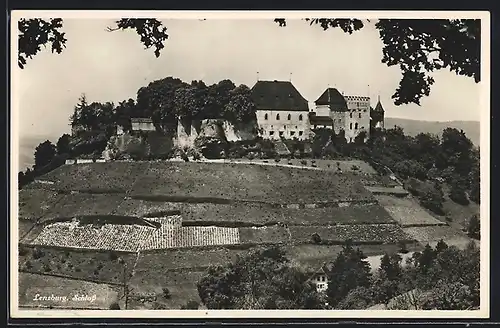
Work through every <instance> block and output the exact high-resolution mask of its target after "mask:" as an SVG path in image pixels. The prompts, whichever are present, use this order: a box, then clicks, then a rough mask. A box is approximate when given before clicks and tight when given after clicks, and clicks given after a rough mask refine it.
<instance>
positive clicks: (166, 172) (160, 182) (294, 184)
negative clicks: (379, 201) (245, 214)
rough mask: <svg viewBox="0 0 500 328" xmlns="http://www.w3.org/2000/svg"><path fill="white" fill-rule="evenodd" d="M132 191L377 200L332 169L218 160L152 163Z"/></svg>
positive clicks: (299, 199) (289, 200)
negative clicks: (330, 170)
mask: <svg viewBox="0 0 500 328" xmlns="http://www.w3.org/2000/svg"><path fill="white" fill-rule="evenodd" d="M270 181H272V182H273V183H269V182H270ZM325 190H328V193H325V192H324V191H325ZM132 192H133V193H134V194H141V195H144V194H157V195H176V196H184V197H214V198H215V197H220V198H226V199H233V200H254V201H262V202H270V203H280V204H290V203H314V202H321V201H338V200H345V199H353V200H366V199H373V198H372V196H371V194H370V193H369V192H368V191H366V190H365V189H364V188H363V186H362V185H361V184H360V183H359V182H358V181H356V179H354V178H352V177H347V176H343V175H339V174H335V173H333V172H327V171H319V170H318V171H316V170H314V171H313V170H300V169H293V168H287V167H268V166H261V165H243V164H214V163H151V166H150V167H149V170H148V171H147V173H146V174H144V175H143V176H141V178H140V179H138V180H137V183H136V184H135V185H134V187H133V191H132Z"/></svg>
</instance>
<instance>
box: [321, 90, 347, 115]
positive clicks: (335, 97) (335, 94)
mask: <svg viewBox="0 0 500 328" xmlns="http://www.w3.org/2000/svg"><path fill="white" fill-rule="evenodd" d="M314 103H315V104H316V105H328V106H329V107H330V109H331V110H334V111H338V112H345V111H347V110H348V109H347V102H346V101H345V98H344V96H343V95H342V94H341V93H340V92H339V90H337V89H336V88H328V89H326V90H325V91H324V92H323V94H321V96H319V98H318V99H317V100H316V101H315V102H314Z"/></svg>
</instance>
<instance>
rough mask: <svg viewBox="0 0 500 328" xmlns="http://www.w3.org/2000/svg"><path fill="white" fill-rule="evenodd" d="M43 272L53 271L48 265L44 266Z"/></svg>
mask: <svg viewBox="0 0 500 328" xmlns="http://www.w3.org/2000/svg"><path fill="white" fill-rule="evenodd" d="M43 271H44V272H50V271H52V269H51V268H50V266H49V265H48V264H44V265H43Z"/></svg>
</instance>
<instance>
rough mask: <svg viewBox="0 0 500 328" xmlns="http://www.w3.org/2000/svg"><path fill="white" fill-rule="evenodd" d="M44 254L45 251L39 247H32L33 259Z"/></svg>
mask: <svg viewBox="0 0 500 328" xmlns="http://www.w3.org/2000/svg"><path fill="white" fill-rule="evenodd" d="M44 256H45V253H44V251H43V250H41V249H39V248H34V249H33V258H34V259H35V260H37V259H39V258H42V257H44Z"/></svg>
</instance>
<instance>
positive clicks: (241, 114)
mask: <svg viewBox="0 0 500 328" xmlns="http://www.w3.org/2000/svg"><path fill="white" fill-rule="evenodd" d="M250 95H251V91H250V88H249V87H247V86H246V85H243V84H242V85H240V86H238V87H236V88H234V89H233V90H231V91H230V93H229V101H228V103H227V104H226V106H224V117H225V118H226V119H227V120H229V121H230V122H234V123H236V122H238V123H241V122H254V121H256V120H257V117H256V116H255V112H256V109H257V107H256V106H255V103H254V102H253V100H252V98H251V97H250Z"/></svg>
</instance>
